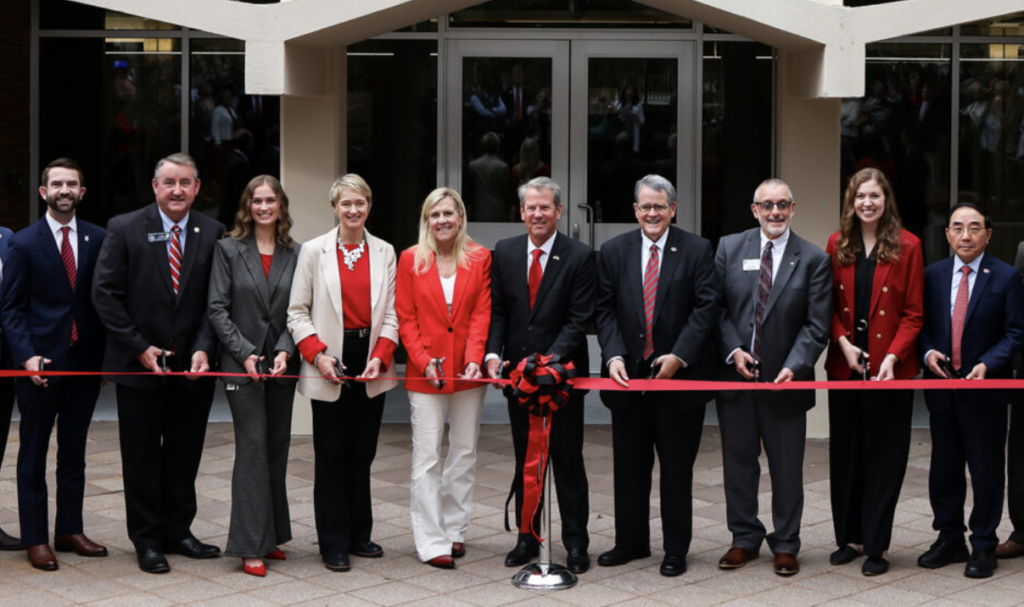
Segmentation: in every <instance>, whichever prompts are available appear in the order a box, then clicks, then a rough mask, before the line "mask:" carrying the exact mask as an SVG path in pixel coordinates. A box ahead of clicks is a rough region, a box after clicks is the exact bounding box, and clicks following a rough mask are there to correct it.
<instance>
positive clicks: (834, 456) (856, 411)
mask: <svg viewBox="0 0 1024 607" xmlns="http://www.w3.org/2000/svg"><path fill="white" fill-rule="evenodd" d="M913 407H914V393H913V391H911V390H871V391H866V390H865V391H857V390H829V393H828V414H829V436H830V437H831V438H830V442H829V478H830V479H831V493H832V524H833V526H834V528H835V534H836V545H837V546H840V547H842V546H846V545H847V544H863V545H864V554H866V555H868V556H882V553H883V552H885V551H886V550H888V549H889V544H890V541H891V540H892V525H893V518H894V516H895V514H896V503H897V502H898V501H899V497H900V489H901V488H902V487H903V477H904V475H905V474H906V471H907V458H908V457H909V455H910V420H911V416H912V414H913Z"/></svg>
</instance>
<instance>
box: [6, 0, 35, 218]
mask: <svg viewBox="0 0 1024 607" xmlns="http://www.w3.org/2000/svg"><path fill="white" fill-rule="evenodd" d="M30 6H31V2H5V3H4V8H3V10H2V18H0V57H3V61H0V83H2V85H0V225H2V226H6V227H9V228H11V229H14V230H18V229H20V228H23V227H25V226H27V225H28V223H29V216H28V215H29V213H28V205H29V200H30V198H29V189H28V188H29V174H28V171H29V136H30V135H29V44H30V39H31V32H30V26H31V22H30V13H29V11H30V10H31V8H30Z"/></svg>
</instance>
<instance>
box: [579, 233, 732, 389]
mask: <svg viewBox="0 0 1024 607" xmlns="http://www.w3.org/2000/svg"><path fill="white" fill-rule="evenodd" d="M641 246H642V238H641V233H640V230H634V231H632V232H628V233H626V234H622V235H620V236H617V237H615V238H613V239H611V240H609V241H608V242H606V243H605V244H604V246H603V247H601V254H600V271H599V277H600V278H599V285H600V286H599V289H598V297H597V334H598V340H599V341H600V343H601V359H602V361H601V375H602V376H607V375H608V361H609V360H611V359H613V358H615V357H617V356H621V357H622V358H623V361H624V362H625V364H626V372H627V373H628V374H629V377H630V378H634V379H642V378H639V377H637V374H638V372H639V369H640V365H641V363H642V362H643V349H644V336H645V334H646V328H645V324H646V323H645V321H644V301H643V299H644V296H643V270H642V269H641V267H640V263H641V261H640V260H641V255H640V247H641ZM717 300H718V282H717V278H716V276H715V265H714V259H713V257H712V249H711V243H710V242H709V241H708V240H706V239H704V238H701V237H700V236H696V235H694V234H690V233H689V232H685V231H683V230H681V229H679V228H677V227H675V226H671V227H669V232H668V239H667V240H666V242H665V251H664V253H663V257H662V260H661V272H660V274H659V275H658V293H657V296H656V299H655V303H654V324H653V334H654V356H655V358H657V357H659V356H661V355H663V354H668V353H672V354H674V355H676V356H678V357H679V358H680V359H682V360H683V361H684V362H685V363H686V365H687V366H686V367H683V368H681V369H680V370H679V371H678V372H677V373H676V375H675V377H674V378H675V379H701V380H704V379H711V374H712V373H713V369H714V367H713V363H714V360H713V356H712V355H711V352H710V349H711V339H710V337H711V331H712V329H713V327H714V324H715V320H716V316H717V309H716V304H717ZM629 394H630V393H628V392H619V391H614V392H613V391H603V392H601V400H602V402H604V404H605V405H606V406H607V407H608V408H610V409H615V408H616V407H623V408H625V407H626V406H627V404H628V401H629ZM652 395H660V396H663V397H664V398H662V403H664V404H666V405H671V406H673V407H677V408H680V409H687V408H693V407H697V406H701V405H704V404H705V403H706V402H707V401H708V400H710V399H711V397H712V396H713V395H714V393H713V392H690V393H687V394H686V395H685V397H680V396H679V395H676V394H672V393H651V394H648V398H651V397H653V396H652Z"/></svg>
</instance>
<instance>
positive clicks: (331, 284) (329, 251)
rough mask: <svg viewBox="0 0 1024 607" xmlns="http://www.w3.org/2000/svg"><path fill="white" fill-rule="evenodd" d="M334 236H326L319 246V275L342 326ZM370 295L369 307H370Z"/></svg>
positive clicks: (339, 283) (339, 281) (342, 315)
mask: <svg viewBox="0 0 1024 607" xmlns="http://www.w3.org/2000/svg"><path fill="white" fill-rule="evenodd" d="M336 242H337V241H336V237H332V238H327V239H326V240H325V242H324V243H323V245H322V246H321V247H320V275H321V276H323V279H324V284H326V285H327V293H328V294H330V296H331V305H332V306H334V313H335V314H337V316H338V318H339V319H340V320H341V321H342V322H341V325H342V327H343V328H344V326H345V322H344V318H345V315H344V314H343V313H342V308H341V276H340V275H339V274H338V249H337V246H338V245H337V244H336ZM370 279H371V280H370V282H371V283H372V282H373V265H372V264H371V265H370ZM372 305H373V304H372V296H371V308H372Z"/></svg>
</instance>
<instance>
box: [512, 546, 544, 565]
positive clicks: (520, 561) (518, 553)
mask: <svg viewBox="0 0 1024 607" xmlns="http://www.w3.org/2000/svg"><path fill="white" fill-rule="evenodd" d="M538 556H540V546H539V545H538V544H537V542H525V541H523V540H519V541H518V542H516V547H515V548H513V549H512V551H511V552H509V553H508V554H507V555H506V556H505V566H506V567H522V566H523V565H525V564H527V563H529V562H530V560H531V559H535V558H537V557H538Z"/></svg>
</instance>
